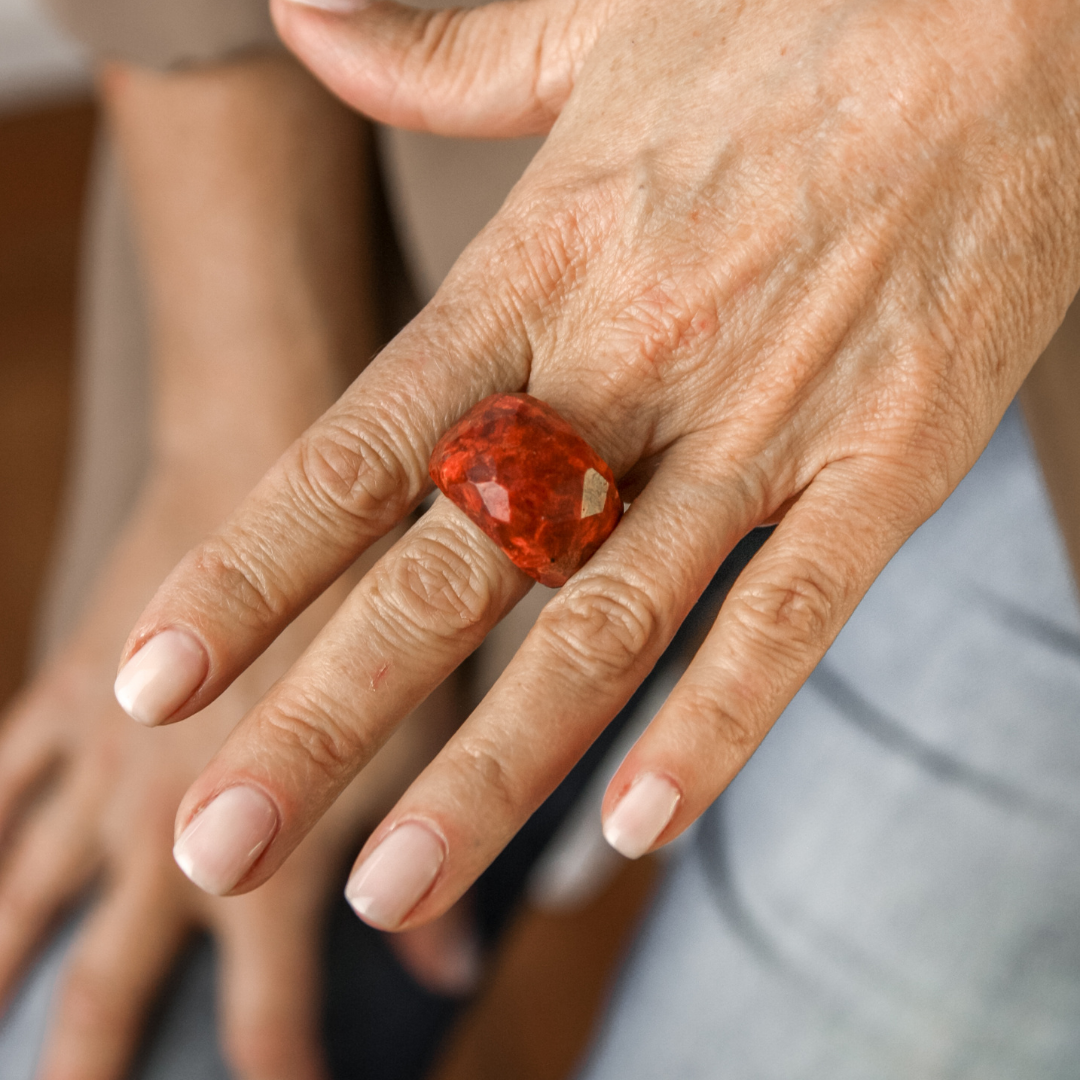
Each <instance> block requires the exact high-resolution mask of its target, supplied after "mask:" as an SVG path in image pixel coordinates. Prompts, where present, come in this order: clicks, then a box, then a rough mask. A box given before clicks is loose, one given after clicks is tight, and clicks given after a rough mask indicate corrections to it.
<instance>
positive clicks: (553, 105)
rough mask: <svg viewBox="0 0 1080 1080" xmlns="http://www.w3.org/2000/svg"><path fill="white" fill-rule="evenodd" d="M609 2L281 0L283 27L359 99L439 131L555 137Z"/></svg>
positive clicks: (402, 123) (391, 120)
mask: <svg viewBox="0 0 1080 1080" xmlns="http://www.w3.org/2000/svg"><path fill="white" fill-rule="evenodd" d="M606 7H607V4H605V3H599V2H598V3H590V4H580V3H577V2H576V0H502V2H499V3H493V4H488V5H486V6H484V7H479V8H454V9H447V10H442V11H419V10H417V9H416V8H410V7H406V6H405V5H404V4H397V3H386V2H382V3H370V2H367V0H272V4H271V9H272V11H273V15H274V21H275V23H276V24H277V28H278V32H279V33H280V34H281V36H282V38H283V39H284V41H285V43H286V44H287V45H288V46H289V48H291V49H292V50H293V51H294V52H295V53H296V55H297V56H298V57H299V58H300V59H301V60H302V61H303V62H304V63H305V64H306V65H307V66H308V67H309V68H310V69H311V70H312V71H313V72H314V73H315V75H316V76H317V77H318V78H319V79H321V80H322V81H323V82H324V83H326V85H327V86H328V87H329V88H330V89H331V90H333V91H334V93H336V94H337V95H338V96H339V97H341V98H342V99H343V100H345V101H346V102H348V103H349V104H350V105H352V106H354V107H355V108H357V109H359V110H360V111H361V112H364V113H366V114H367V115H368V116H370V117H372V118H373V119H375V120H379V121H382V122H383V123H386V124H392V125H394V126H395V127H404V128H414V129H418V130H423V131H431V132H435V133H437V134H440V135H455V136H462V137H473V138H506V137H510V136H516V135H538V134H545V133H546V132H547V131H549V130H550V128H551V125H552V124H553V123H554V122H555V119H556V117H558V115H559V112H560V110H561V109H562V107H563V105H564V103H565V102H566V99H567V98H568V97H569V95H570V91H571V90H572V89H573V86H574V79H575V78H576V76H577V73H578V71H579V69H580V67H581V64H582V63H583V61H584V59H585V57H586V56H587V55H588V54H589V51H590V50H591V49H592V46H593V44H594V43H595V41H596V37H597V34H598V32H599V29H600V26H601V25H602V22H603V17H604V16H603V12H604V9H605V8H606Z"/></svg>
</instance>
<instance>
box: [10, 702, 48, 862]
mask: <svg viewBox="0 0 1080 1080" xmlns="http://www.w3.org/2000/svg"><path fill="white" fill-rule="evenodd" d="M42 720H43V718H42V716H41V715H40V713H39V712H38V711H37V709H34V708H33V707H32V706H31V704H30V703H29V702H26V703H24V704H23V705H22V706H21V707H19V708H17V710H16V711H15V712H13V713H12V714H11V715H10V716H9V718H8V719H7V721H6V722H5V724H4V728H3V730H2V734H0V843H2V842H3V841H5V840H6V839H7V838H8V834H9V833H10V832H11V830H12V828H13V826H14V824H15V821H16V819H17V818H18V816H19V814H20V812H21V811H22V810H23V808H24V807H25V805H26V803H27V801H28V800H29V799H30V797H31V796H32V795H33V793H34V792H35V791H36V790H37V789H38V788H39V787H40V786H41V784H42V783H43V781H45V780H46V778H47V777H48V776H49V774H50V773H51V772H52V770H53V769H54V767H55V766H56V764H57V763H58V761H59V759H60V753H59V750H58V748H57V746H56V742H55V740H54V739H53V738H52V733H51V732H50V731H49V730H48V729H47V727H46V725H45V724H44V723H43V722H42Z"/></svg>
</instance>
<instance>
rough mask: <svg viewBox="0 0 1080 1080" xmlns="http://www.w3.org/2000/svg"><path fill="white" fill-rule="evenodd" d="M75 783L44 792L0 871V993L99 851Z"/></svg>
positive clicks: (83, 881) (85, 879)
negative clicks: (45, 795)
mask: <svg viewBox="0 0 1080 1080" xmlns="http://www.w3.org/2000/svg"><path fill="white" fill-rule="evenodd" d="M84 794H85V793H84V792H81V791H80V790H78V788H71V789H67V790H65V791H64V792H62V793H58V794H57V795H54V796H52V797H51V798H49V799H48V800H47V801H46V802H45V803H44V804H43V805H42V806H41V807H40V808H38V809H37V811H36V812H35V813H34V814H33V815H32V816H31V817H30V819H29V820H28V821H27V822H26V823H25V824H24V826H23V828H22V830H21V831H20V832H19V834H18V837H17V840H16V842H15V844H14V845H13V847H12V850H11V852H10V853H9V855H8V857H7V858H6V859H5V861H4V864H3V868H2V872H0V999H2V998H3V997H5V996H6V995H7V993H8V992H9V991H10V989H11V987H12V985H13V983H14V980H15V979H16V978H17V977H18V975H19V973H20V972H21V970H22V968H23V966H24V964H25V963H26V961H27V959H28V958H29V956H30V955H31V953H32V952H33V950H34V948H35V947H36V946H37V945H38V943H39V942H40V941H41V939H42V937H43V936H44V935H45V933H46V931H47V930H48V929H49V927H50V926H51V925H52V923H53V922H54V920H55V919H56V918H57V916H58V915H59V914H60V912H61V911H62V910H63V908H64V907H66V906H67V905H68V904H70V903H71V902H72V901H73V900H74V899H75V898H76V897H77V896H78V895H79V893H80V892H81V891H82V890H83V889H84V888H85V887H86V886H87V884H88V883H89V881H90V879H91V877H92V876H93V874H94V872H95V870H96V869H97V867H98V865H99V861H100V853H99V850H98V847H97V844H96V841H95V838H94V837H93V835H92V834H91V832H90V830H89V829H88V827H87V824H86V823H87V812H86V805H87V800H86V798H85V797H84Z"/></svg>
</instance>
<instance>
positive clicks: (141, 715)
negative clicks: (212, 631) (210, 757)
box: [113, 630, 210, 727]
mask: <svg viewBox="0 0 1080 1080" xmlns="http://www.w3.org/2000/svg"><path fill="white" fill-rule="evenodd" d="M209 667H210V661H209V660H208V659H207V657H206V651H205V650H204V649H203V647H202V646H201V645H200V644H199V643H198V642H197V641H196V640H195V638H193V637H192V636H191V634H189V633H188V632H187V631H186V630H162V632H161V633H160V634H157V635H156V636H155V637H152V638H151V639H150V640H149V641H148V642H147V643H146V644H145V645H144V646H143V647H142V648H141V649H140V650H139V651H138V652H137V653H136V654H135V655H134V656H133V657H132V658H131V659H130V660H129V661H128V662H127V663H126V664H125V665H124V666H123V667H122V668H121V669H120V674H119V675H117V676H116V682H115V683H114V684H113V693H115V694H116V700H117V701H119V702H120V706H121V708H122V709H123V710H124V712H126V713H127V714H128V716H130V717H131V718H132V719H133V720H138V721H139V723H140V724H146V725H148V726H149V727H153V726H154V725H155V724H160V723H161V722H162V721H163V720H168V718H169V717H170V716H172V714H173V713H174V712H176V710H177V709H179V708H180V706H181V705H183V704H184V702H185V701H187V699H188V698H189V697H191V695H192V694H193V693H195V691H196V690H197V689H198V688H199V685H200V683H202V681H203V679H205V678H206V672H207V669H208V668H209Z"/></svg>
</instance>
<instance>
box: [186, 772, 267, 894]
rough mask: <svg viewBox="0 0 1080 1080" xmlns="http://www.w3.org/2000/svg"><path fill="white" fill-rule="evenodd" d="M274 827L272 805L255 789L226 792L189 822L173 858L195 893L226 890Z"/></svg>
mask: <svg viewBox="0 0 1080 1080" xmlns="http://www.w3.org/2000/svg"><path fill="white" fill-rule="evenodd" d="M277 829H278V814H277V808H276V807H275V806H274V804H273V803H272V802H271V801H270V800H269V798H267V796H266V795H264V794H263V793H262V792H261V791H258V790H257V789H256V788H250V787H234V788H227V789H226V790H225V791H223V792H222V793H221V794H220V795H218V797H217V798H216V799H214V800H213V801H212V802H210V803H208V804H207V805H206V806H205V807H204V808H203V809H202V810H200V811H199V813H198V814H196V815H195V817H193V818H192V819H191V821H190V822H189V823H188V827H187V828H186V829H185V830H184V831H183V832H182V833H181V834H180V839H179V840H177V841H176V844H175V845H174V846H173V858H174V859H175V860H176V863H177V865H178V866H179V867H180V869H181V870H183V871H184V873H185V874H186V875H187V876H188V877H189V878H190V879H191V880H192V881H193V882H194V883H195V884H196V885H198V886H199V888H200V889H203V890H205V891H206V892H208V893H213V895H214V896H224V895H225V894H226V893H227V892H231V891H232V889H233V888H234V887H235V885H236V883H237V882H238V881H239V880H240V879H241V878H242V877H243V876H244V875H245V874H246V873H247V872H248V870H250V869H251V867H252V865H253V864H254V862H255V860H256V859H257V858H258V857H259V856H260V855H261V854H262V853H263V851H265V850H266V845H267V844H269V843H270V841H271V840H273V839H274V834H275V833H276V832H277Z"/></svg>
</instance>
